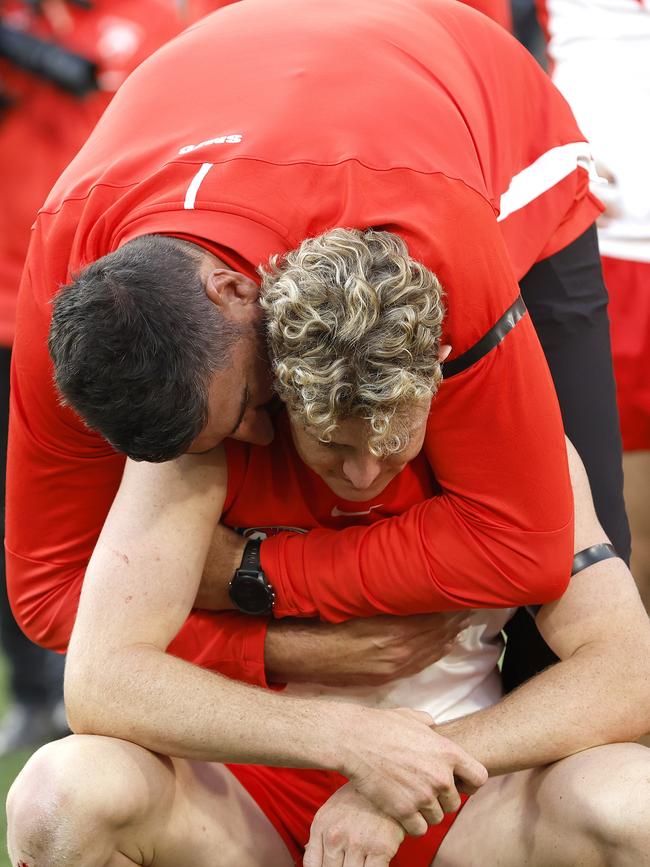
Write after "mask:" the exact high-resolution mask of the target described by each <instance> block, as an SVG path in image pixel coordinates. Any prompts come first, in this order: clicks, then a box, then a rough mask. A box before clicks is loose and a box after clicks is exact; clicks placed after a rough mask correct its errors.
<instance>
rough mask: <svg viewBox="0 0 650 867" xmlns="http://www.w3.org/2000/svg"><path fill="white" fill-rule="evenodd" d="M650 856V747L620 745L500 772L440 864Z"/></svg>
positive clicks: (628, 862)
mask: <svg viewBox="0 0 650 867" xmlns="http://www.w3.org/2000/svg"><path fill="white" fill-rule="evenodd" d="M648 863H650V750H648V749H647V748H645V747H642V746H639V745H638V744H613V745H611V746H606V747H597V748H595V749H591V750H586V751H585V752H583V753H579V754H578V755H575V756H571V757H570V758H568V759H564V760H563V761H561V762H557V763H556V764H554V765H552V766H550V767H549V768H546V769H542V770H533V771H520V772H519V773H517V774H509V775H507V776H504V777H495V778H493V779H491V780H489V781H488V782H487V783H486V785H485V786H484V787H483V788H482V789H481V790H480V791H479V792H477V793H476V795H474V796H472V797H471V798H470V800H469V802H468V803H467V804H466V806H465V807H464V808H463V810H462V811H461V813H460V815H459V817H458V819H457V820H456V822H455V823H454V824H453V825H452V827H451V830H450V831H449V834H448V835H447V837H446V838H445V840H444V842H443V844H442V846H441V847H440V850H439V852H438V855H437V856H436V858H435V860H434V862H433V867H467V865H470V864H471V865H474V864H489V865H490V867H640V865H642V864H648Z"/></svg>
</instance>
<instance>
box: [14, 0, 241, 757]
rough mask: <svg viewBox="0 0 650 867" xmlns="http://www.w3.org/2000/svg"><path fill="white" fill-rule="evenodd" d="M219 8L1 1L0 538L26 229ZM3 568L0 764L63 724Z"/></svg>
mask: <svg viewBox="0 0 650 867" xmlns="http://www.w3.org/2000/svg"><path fill="white" fill-rule="evenodd" d="M226 5H228V2H223V0H222V2H218V0H217V2H215V0H212V2H208V0H188V2H178V3H177V2H174V0H137V2H133V0H95V2H88V0H75V2H72V0H69V2H68V0H40V2H39V0H6V2H5V0H0V445H1V448H2V453H1V454H0V465H1V466H2V470H1V473H2V479H1V480H0V482H1V486H2V509H1V520H2V531H3V532H2V535H3V537H4V488H5V463H6V446H7V442H6V441H7V414H8V406H9V400H8V399H9V369H10V358H11V343H12V339H13V328H14V312H15V306H16V293H17V290H18V285H19V282H20V274H21V271H22V266H23V261H24V258H25V254H26V252H27V245H28V243H29V236H30V226H31V224H32V222H33V220H34V217H35V215H36V212H37V210H38V208H39V207H40V206H41V204H42V203H43V201H44V199H45V197H46V196H47V193H48V192H49V190H50V187H51V186H52V185H53V183H54V181H55V180H56V179H57V177H58V175H59V174H60V173H61V171H62V170H63V169H64V168H65V166H66V165H67V164H68V162H69V161H70V160H71V159H72V157H73V156H74V155H75V153H76V152H77V150H79V148H80V147H81V145H82V144H83V143H84V141H85V139H86V137H87V136H88V134H89V133H90V131H91V130H92V128H93V127H94V125H95V123H96V122H97V120H98V119H99V117H100V115H101V114H102V112H103V111H104V109H105V108H106V106H107V105H108V103H109V101H110V99H111V97H112V96H113V94H114V92H115V91H116V90H117V88H118V87H119V86H120V84H121V83H122V81H123V80H124V79H125V78H126V76H127V75H128V74H129V72H131V70H132V69H134V68H135V67H136V66H137V65H138V64H139V63H140V62H141V61H142V60H144V59H145V57H147V55H149V54H150V53H151V52H152V51H154V50H155V49H156V48H158V47H159V46H160V45H162V44H163V43H164V42H166V41H167V40H168V39H170V38H171V37H172V36H174V35H176V33H178V32H179V31H180V30H181V29H182V28H183V27H185V26H186V25H187V24H189V23H191V22H192V21H194V20H196V19H197V18H199V17H201V16H202V15H205V14H207V13H208V12H211V11H212V10H214V9H217V8H219V7H220V6H226ZM134 122H135V123H137V119H134ZM24 520H25V521H29V515H25V516H24ZM0 563H1V569H2V573H1V574H0V642H1V643H2V648H3V650H4V653H5V655H6V659H7V664H8V669H9V672H8V674H9V677H8V680H9V686H10V689H11V693H12V697H13V704H11V705H10V707H9V711H8V712H7V713H6V715H5V717H4V719H3V720H2V722H1V723H0V756H1V755H5V754H7V753H9V752H12V751H14V750H16V749H19V748H21V747H26V746H32V745H37V744H40V743H43V742H45V741H46V740H50V739H52V738H55V737H59V736H61V735H63V734H65V733H66V732H67V724H66V720H65V713H64V709H63V701H62V678H63V657H59V656H57V655H56V654H54V653H50V652H49V651H46V650H43V649H42V648H40V647H37V646H36V645H34V644H32V643H31V642H30V641H29V640H28V639H27V638H25V636H24V635H23V634H22V632H21V631H20V630H19V629H18V627H17V626H16V623H15V621H14V619H13V616H12V613H11V609H10V607H9V602H8V599H7V592H6V582H5V576H4V557H0Z"/></svg>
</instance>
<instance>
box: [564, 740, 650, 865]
mask: <svg viewBox="0 0 650 867" xmlns="http://www.w3.org/2000/svg"><path fill="white" fill-rule="evenodd" d="M553 770H554V772H555V773H553V774H550V773H549V777H548V782H549V783H550V782H551V781H552V786H551V791H550V793H549V792H547V794H550V797H552V798H553V799H554V801H555V804H554V806H555V809H556V810H558V809H559V810H560V811H561V815H560V816H558V819H559V820H560V821H562V822H563V823H565V824H571V825H572V826H573V828H574V829H575V830H576V831H577V832H579V833H581V834H584V835H586V836H587V837H588V838H589V839H590V840H591V841H592V842H593V843H594V844H596V845H600V846H602V847H605V848H609V847H612V846H618V845H622V844H625V845H629V844H630V843H632V842H634V841H635V840H641V839H646V838H647V839H648V841H649V842H650V749H648V748H647V747H643V746H640V745H639V744H610V745H608V746H603V747H596V748H593V749H590V750H586V751H585V752H584V753H579V754H578V755H575V756H571V757H570V758H568V759H564V760H563V761H562V762H558V763H557V765H556V766H555V768H554V769H553Z"/></svg>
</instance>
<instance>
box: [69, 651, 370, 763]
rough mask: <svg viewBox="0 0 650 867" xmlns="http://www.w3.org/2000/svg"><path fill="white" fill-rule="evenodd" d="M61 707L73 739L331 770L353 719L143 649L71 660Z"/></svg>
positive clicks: (333, 708) (213, 758)
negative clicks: (93, 737)
mask: <svg viewBox="0 0 650 867" xmlns="http://www.w3.org/2000/svg"><path fill="white" fill-rule="evenodd" d="M73 652H74V647H73ZM66 704H67V707H68V714H69V717H70V723H71V727H72V728H73V730H74V731H75V732H78V733H84V734H100V735H107V736H110V737H117V738H123V739H125V740H130V741H133V742H134V743H138V744H140V745H141V746H144V747H146V748H148V749H150V750H152V751H154V752H158V753H162V754H164V755H172V756H181V757H184V758H189V759H195V760H200V761H215V762H223V761H230V762H237V763H249V762H253V763H262V764H272V765H275V764H278V765H286V766H293V767H302V766H304V767H324V768H332V769H341V761H342V756H341V744H342V741H343V739H344V737H345V735H344V731H345V729H346V728H347V727H348V726H349V725H350V724H351V717H352V716H354V714H355V713H357V709H356V708H349V712H347V711H346V708H345V707H341V706H340V705H338V704H337V705H332V704H330V703H327V702H315V701H310V700H300V699H293V698H288V697H284V696H279V695H276V694H274V693H271V692H267V691H264V690H261V689H256V688H255V687H249V686H246V685H245V684H241V683H237V682H236V681H232V680H230V679H228V678H224V677H221V676H219V675H216V674H213V673H212V672H208V671H204V670H202V669H200V668H198V667H196V666H193V665H191V664H189V663H186V662H184V661H182V660H180V659H176V658H174V657H172V656H170V655H168V654H166V653H164V652H162V651H160V650H159V649H157V648H155V647H151V646H147V645H136V646H131V647H126V648H123V649H120V650H116V651H114V652H113V653H111V654H110V655H108V656H106V657H105V658H99V657H97V656H96V657H95V659H94V662H93V663H87V664H86V663H84V661H83V660H79V659H75V658H74V657H73V664H72V666H69V667H68V671H67V673H66Z"/></svg>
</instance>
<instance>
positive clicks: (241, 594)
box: [228, 539, 275, 614]
mask: <svg viewBox="0 0 650 867" xmlns="http://www.w3.org/2000/svg"><path fill="white" fill-rule="evenodd" d="M261 544H262V542H261V540H260V539H251V540H250V541H248V542H246V547H245V548H244V554H243V556H242V558H241V566H240V567H239V569H237V571H236V572H235V574H234V575H233V578H232V581H231V582H230V584H229V585H228V595H229V596H230V599H231V600H232V602H233V603H234V605H235V608H238V609H239V610H240V611H242V612H243V613H244V614H270V613H271V610H272V609H273V602H274V601H275V593H274V592H273V587H271V585H270V584H269V582H268V581H267V580H266V575H265V574H264V572H263V571H262V566H261V565H260V545H261Z"/></svg>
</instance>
